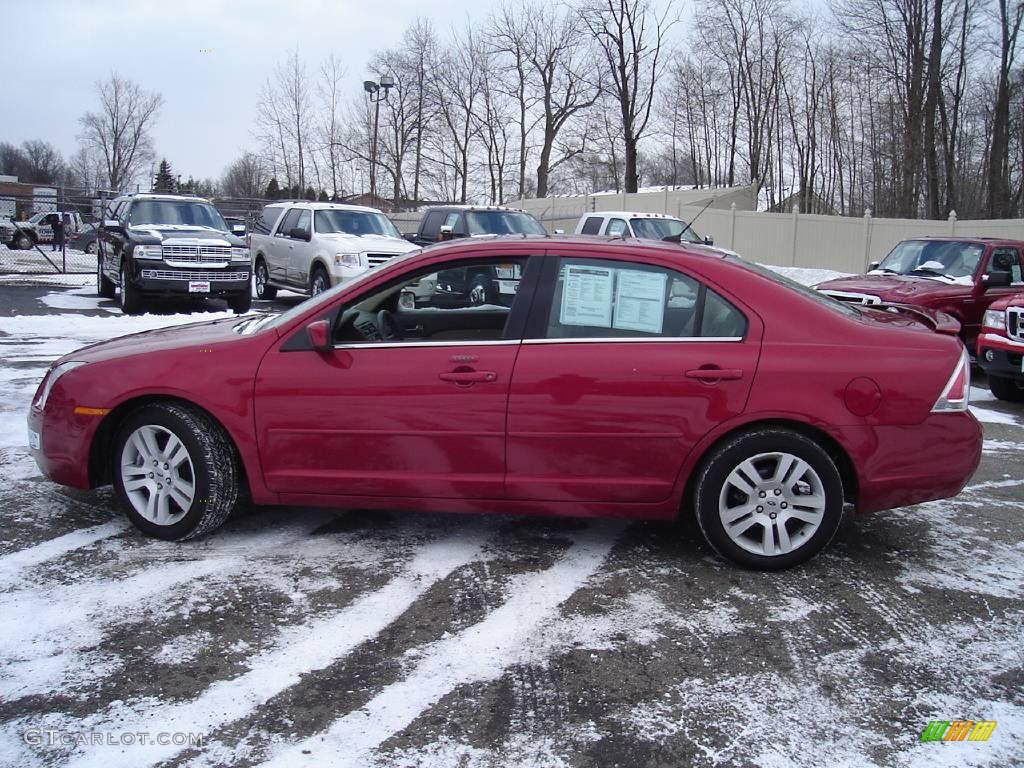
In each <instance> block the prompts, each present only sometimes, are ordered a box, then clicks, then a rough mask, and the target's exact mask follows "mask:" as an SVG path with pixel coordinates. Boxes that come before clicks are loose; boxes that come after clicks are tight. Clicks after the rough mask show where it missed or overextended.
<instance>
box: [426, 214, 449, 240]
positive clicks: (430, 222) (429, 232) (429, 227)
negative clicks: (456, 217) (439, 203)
mask: <svg viewBox="0 0 1024 768" xmlns="http://www.w3.org/2000/svg"><path fill="white" fill-rule="evenodd" d="M444 216H445V214H444V211H432V212H431V213H428V214H427V217H426V218H425V219H424V220H423V226H422V227H421V228H420V231H421V232H422V233H423V234H422V237H426V238H430V239H431V240H436V239H437V233H438V232H440V231H441V222H442V221H444Z"/></svg>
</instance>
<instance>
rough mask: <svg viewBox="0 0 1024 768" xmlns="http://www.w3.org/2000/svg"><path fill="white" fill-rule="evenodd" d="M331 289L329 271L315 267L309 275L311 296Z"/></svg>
mask: <svg viewBox="0 0 1024 768" xmlns="http://www.w3.org/2000/svg"><path fill="white" fill-rule="evenodd" d="M330 287H331V278H329V277H328V276H327V270H326V269H324V268H323V267H321V266H316V267H313V271H312V273H310V275H309V295H310V296H316V295H317V294H320V293H323V292H324V291H326V290H327V289H328V288H330Z"/></svg>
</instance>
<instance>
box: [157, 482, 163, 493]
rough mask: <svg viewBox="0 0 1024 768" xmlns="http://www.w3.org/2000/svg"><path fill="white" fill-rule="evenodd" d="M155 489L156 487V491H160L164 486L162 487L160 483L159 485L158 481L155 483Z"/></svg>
mask: <svg viewBox="0 0 1024 768" xmlns="http://www.w3.org/2000/svg"><path fill="white" fill-rule="evenodd" d="M156 489H157V490H158V491H162V490H163V489H164V487H163V486H162V485H161V484H160V483H157V484H156Z"/></svg>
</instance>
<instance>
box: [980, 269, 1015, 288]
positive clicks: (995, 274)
mask: <svg viewBox="0 0 1024 768" xmlns="http://www.w3.org/2000/svg"><path fill="white" fill-rule="evenodd" d="M1012 282H1013V279H1012V276H1011V275H1010V273H1009V272H1007V271H1005V270H1002V269H996V270H993V271H992V272H989V273H988V274H987V275H983V276H982V278H981V284H982V285H983V286H984V287H985V288H1008V287H1009V286H1010V284H1011V283H1012Z"/></svg>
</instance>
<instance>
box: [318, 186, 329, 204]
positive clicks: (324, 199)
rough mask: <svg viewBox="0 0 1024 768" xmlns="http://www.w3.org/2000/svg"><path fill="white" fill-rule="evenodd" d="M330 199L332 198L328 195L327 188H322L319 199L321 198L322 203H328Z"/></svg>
mask: <svg viewBox="0 0 1024 768" xmlns="http://www.w3.org/2000/svg"><path fill="white" fill-rule="evenodd" d="M329 199H330V198H328V197H327V190H326V189H321V190H320V197H318V198H317V200H319V201H320V202H321V203H326V202H327V201H328V200H329Z"/></svg>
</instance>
